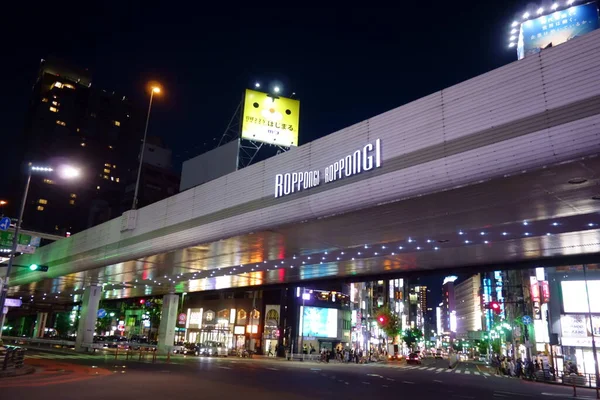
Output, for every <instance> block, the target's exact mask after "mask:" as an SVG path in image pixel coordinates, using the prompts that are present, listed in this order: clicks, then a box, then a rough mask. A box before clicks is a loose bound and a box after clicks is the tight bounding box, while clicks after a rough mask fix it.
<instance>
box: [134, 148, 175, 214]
mask: <svg viewBox="0 0 600 400" xmlns="http://www.w3.org/2000/svg"><path fill="white" fill-rule="evenodd" d="M171 161H172V160H171V150H170V149H167V148H166V147H165V146H164V145H163V143H162V141H161V140H160V138H158V137H149V138H148V139H147V140H146V145H145V147H144V159H143V164H142V170H141V172H140V182H139V187H138V201H137V208H141V207H145V206H147V205H149V204H152V203H156V202H157V201H160V200H162V199H165V198H167V197H170V196H173V195H175V194H177V193H178V192H179V183H180V182H179V181H180V174H178V173H176V172H175V171H174V170H173V167H172V162H171ZM138 163H139V161H138ZM138 168H139V164H137V165H135V166H134V167H133V168H131V169H130V170H129V171H128V173H127V175H126V179H127V181H126V186H125V196H124V197H123V209H124V210H128V209H129V208H130V207H131V206H132V205H133V196H134V192H135V185H136V181H137V174H138Z"/></svg>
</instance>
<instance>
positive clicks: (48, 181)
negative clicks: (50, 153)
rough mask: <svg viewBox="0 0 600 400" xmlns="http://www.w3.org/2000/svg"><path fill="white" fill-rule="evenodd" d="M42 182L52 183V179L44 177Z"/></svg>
mask: <svg viewBox="0 0 600 400" xmlns="http://www.w3.org/2000/svg"><path fill="white" fill-rule="evenodd" d="M44 183H47V184H48V185H53V184H54V181H53V180H52V179H48V178H44Z"/></svg>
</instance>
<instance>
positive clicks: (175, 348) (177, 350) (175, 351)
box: [173, 342, 185, 354]
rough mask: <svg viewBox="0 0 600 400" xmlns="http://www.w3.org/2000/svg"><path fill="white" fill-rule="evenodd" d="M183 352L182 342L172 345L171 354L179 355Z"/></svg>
mask: <svg viewBox="0 0 600 400" xmlns="http://www.w3.org/2000/svg"><path fill="white" fill-rule="evenodd" d="M184 350H185V346H184V343H183V342H177V343H175V344H174V345H173V354H181V353H183V352H184Z"/></svg>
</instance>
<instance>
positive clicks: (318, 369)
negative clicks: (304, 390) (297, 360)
mask: <svg viewBox="0 0 600 400" xmlns="http://www.w3.org/2000/svg"><path fill="white" fill-rule="evenodd" d="M310 370H311V371H320V370H321V368H311V369H310Z"/></svg>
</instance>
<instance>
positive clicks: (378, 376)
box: [367, 374, 383, 378]
mask: <svg viewBox="0 0 600 400" xmlns="http://www.w3.org/2000/svg"><path fill="white" fill-rule="evenodd" d="M367 376H374V377H377V378H383V376H381V375H377V374H367Z"/></svg>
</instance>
